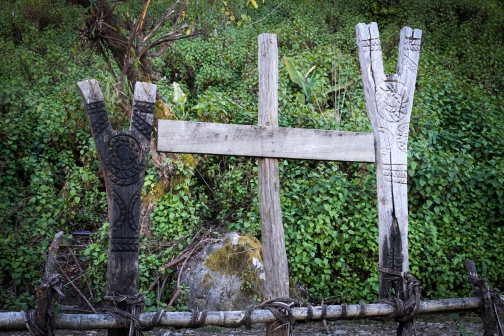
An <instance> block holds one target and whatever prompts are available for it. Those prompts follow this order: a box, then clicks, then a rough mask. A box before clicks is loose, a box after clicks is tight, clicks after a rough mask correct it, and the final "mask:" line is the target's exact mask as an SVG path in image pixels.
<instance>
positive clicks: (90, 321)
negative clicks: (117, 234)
mask: <svg viewBox="0 0 504 336" xmlns="http://www.w3.org/2000/svg"><path fill="white" fill-rule="evenodd" d="M501 298H502V300H504V295H503V296H501ZM480 305H481V298H477V297H471V298H457V299H444V300H432V301H423V302H421V303H420V307H419V309H418V313H419V314H432V313H449V312H454V311H465V310H475V309H477V308H479V307H480ZM365 307H366V312H365V313H364V314H363V315H362V316H363V317H366V318H369V317H385V316H387V315H389V314H390V313H392V312H393V311H394V309H393V308H392V307H391V306H390V305H388V304H384V303H374V304H366V305H365ZM346 311H347V314H346V318H345V319H355V318H356V317H358V316H359V313H360V306H359V305H356V304H354V305H347V307H346ZM292 313H293V315H294V317H295V318H296V320H297V321H305V320H306V317H307V316H308V309H307V308H304V307H299V308H293V309H292ZM342 313H343V307H342V306H340V305H331V306H327V311H326V319H341V316H342ZM155 314H156V313H143V314H141V315H140V322H141V324H142V326H148V325H149V322H150V321H151V320H152V318H153V317H154V315H155ZM244 314H245V312H243V311H213V312H208V314H207V317H206V321H205V325H217V326H233V325H235V324H236V323H237V322H238V321H240V320H241V319H242V318H243V316H244ZM321 315H322V307H320V306H318V307H313V320H319V319H320V317H321ZM191 316H192V313H189V312H166V313H165V314H164V316H163V317H162V318H161V321H160V322H159V325H160V326H175V327H187V326H189V322H190V321H191ZM251 320H252V323H271V322H274V321H275V320H276V319H275V316H274V315H273V314H272V313H271V312H270V311H269V310H254V311H253V312H252V317H251ZM55 325H56V328H57V329H77V330H90V329H116V328H121V327H122V326H121V325H120V324H119V323H118V322H117V321H116V320H114V318H112V317H111V316H110V315H107V314H56V316H55ZM0 330H26V325H25V320H24V313H23V312H9V313H0Z"/></svg>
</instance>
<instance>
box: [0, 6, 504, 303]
mask: <svg viewBox="0 0 504 336" xmlns="http://www.w3.org/2000/svg"><path fill="white" fill-rule="evenodd" d="M171 3H172V2H171V1H169V0H165V1H159V2H157V3H156V5H155V6H156V8H157V9H160V8H165V7H167V6H169V5H170V4H171ZM114 4H115V5H116V8H117V9H116V10H117V11H118V13H120V14H121V15H123V16H124V17H130V18H132V20H133V18H136V17H137V16H138V15H139V13H140V12H141V9H142V5H143V2H142V1H137V0H135V1H133V0H131V1H125V2H117V3H114ZM256 7H257V8H256ZM156 8H153V13H152V14H150V15H152V16H153V17H154V16H155V15H156V14H155V13H156V11H154V9H156ZM88 10H89V8H84V7H82V6H80V5H79V4H77V3H75V4H74V3H73V2H71V1H68V2H67V1H62V0H11V1H7V2H5V6H2V8H1V9H0V45H2V48H1V49H0V52H1V57H0V69H1V70H0V80H1V82H2V87H1V89H0V114H1V118H0V129H1V132H0V136H1V147H0V148H1V150H0V179H1V184H0V227H1V230H0V284H1V287H0V288H1V289H0V291H1V296H0V297H1V298H0V304H1V305H2V309H6V310H11V311H13V310H19V309H28V308H29V307H32V306H33V305H34V297H33V289H34V286H36V285H37V281H38V279H39V278H40V276H41V270H42V269H43V265H44V258H43V257H42V256H43V255H44V251H45V249H46V248H47V246H48V244H49V242H50V240H51V238H52V236H54V234H55V233H56V232H57V231H59V230H63V231H64V232H65V234H66V237H67V240H68V241H69V242H71V241H72V239H73V237H72V232H75V231H83V230H88V231H91V232H95V234H94V235H93V243H92V244H89V245H88V246H87V247H86V248H85V249H83V250H82V251H81V254H80V259H79V260H80V261H81V263H82V265H83V266H84V267H85V277H84V278H86V279H88V280H89V282H90V284H91V287H92V290H93V291H94V292H95V293H97V295H95V296H96V299H95V300H97V301H99V297H100V293H103V290H104V283H105V267H106V261H107V248H108V247H107V244H108V240H107V239H108V223H107V203H106V197H105V186H104V183H103V177H102V176H101V174H102V173H101V171H100V165H99V162H98V159H97V156H96V152H95V149H94V144H93V141H92V137H91V134H90V132H89V127H88V125H87V121H86V117H85V115H84V111H83V109H82V107H81V99H80V97H79V94H78V91H77V87H76V85H75V83H76V82H77V81H79V80H84V79H89V78H96V79H98V80H99V81H100V83H101V87H102V89H103V91H104V95H105V99H106V101H107V109H108V112H109V115H110V117H111V123H112V126H113V127H114V128H115V129H124V128H126V127H128V126H127V125H128V120H127V118H126V117H125V115H124V113H123V111H122V110H121V108H120V107H118V106H115V105H114V102H115V101H116V100H117V97H118V95H119V93H117V92H115V91H114V88H115V87H116V84H117V83H116V82H115V79H114V78H113V77H112V75H111V74H110V72H109V71H108V70H107V64H106V63H105V62H104V60H103V57H101V55H100V54H98V53H97V52H96V49H93V48H89V45H88V44H87V43H86V41H85V40H83V39H82V38H81V35H80V33H79V29H80V28H82V27H84V25H85V18H86V15H88ZM502 14H504V6H503V5H502V4H501V3H500V2H498V1H494V0H479V1H468V0H467V1H466V0H462V1H460V0H459V1H454V0H436V1H431V2H429V3H425V2H424V1H419V0H410V1H406V2H404V1H401V2H400V1H394V0H390V1H371V2H369V1H345V0H334V1H314V0H295V1H283V2H282V1H272V0H266V1H265V2H260V1H257V2H256V1H245V0H233V1H226V2H224V1H196V0H192V1H188V3H187V7H186V10H185V13H184V18H183V20H185V22H186V24H187V27H186V31H185V32H184V34H193V33H194V32H197V33H198V35H196V36H194V37H191V38H187V39H181V40H179V41H176V42H174V43H172V44H171V45H170V46H169V48H168V49H167V53H166V55H165V56H164V57H162V58H158V59H156V60H155V61H153V67H154V68H155V69H156V71H157V75H158V76H157V78H158V79H157V84H158V92H160V94H161V96H162V97H163V98H164V100H165V102H166V104H164V105H163V106H161V107H159V108H157V109H156V117H158V118H171V119H173V118H176V119H179V120H191V121H207V122H220V123H237V124H256V123H257V91H258V86H257V85H258V77H257V70H256V69H257V35H258V34H260V33H263V32H270V33H275V34H277V36H278V40H279V55H280V57H282V61H281V62H279V66H280V76H279V81H280V82H279V88H280V89H279V124H280V126H283V127H306V128H318V129H332V130H344V131H365V132H369V131H371V128H370V123H369V120H368V118H367V111H366V106H365V100H364V95H363V92H362V84H361V79H360V71H359V68H358V58H357V53H356V50H357V48H356V45H355V31H354V27H355V25H356V24H357V23H359V22H371V21H376V22H377V23H378V25H379V27H380V33H381V40H382V48H383V51H384V62H385V69H386V72H389V73H391V72H395V64H396V58H397V45H398V41H399V37H398V33H399V31H400V29H401V27H402V26H405V25H408V26H411V27H414V28H419V29H422V30H423V31H424V35H423V42H422V43H423V46H422V52H421V58H420V64H419V73H418V79H417V88H416V92H415V98H414V104H413V112H412V122H411V130H410V141H409V162H408V173H409V177H408V195H409V230H410V231H409V232H410V235H409V239H410V240H409V241H410V265H411V271H412V273H413V274H414V275H415V276H417V277H418V279H419V280H420V282H421V284H422V287H423V289H424V297H426V298H432V299H433V298H441V297H457V296H467V295H470V286H469V284H467V282H466V278H465V270H464V265H463V262H464V261H465V260H466V259H468V258H469V259H473V260H475V262H476V264H477V266H478V267H479V268H480V271H481V276H482V277H484V278H487V279H489V280H490V282H491V283H492V284H493V286H494V287H495V288H496V289H497V290H501V291H502V290H504V273H503V271H502V269H503V266H504V253H503V251H504V239H503V238H504V175H503V172H504V160H503V155H504V154H503V153H504V127H503V124H502V120H503V118H504V94H503V93H502V92H503V88H504V81H503V78H504V76H503V75H504V74H503V72H504V67H503V61H504V56H503V55H504V49H503V48H504V47H503V46H502V45H503V44H502V41H503V39H504V35H503V33H502V31H501V29H500V27H502V24H503V23H504V22H502V21H504V15H502ZM148 18H149V16H148ZM112 66H114V67H115V65H112ZM115 70H116V71H118V69H115ZM173 83H176V85H174V84H173ZM126 87H127V86H126ZM156 159H157V160H161V161H159V162H158V164H155V163H154V161H153V160H152V159H151V161H150V164H149V169H148V174H147V176H146V184H145V187H144V192H143V202H144V207H145V208H146V209H148V208H149V207H150V209H151V211H152V215H151V216H150V226H149V230H147V231H145V232H144V235H143V236H142V240H141V257H140V258H141V264H140V269H141V292H142V293H143V294H144V295H146V300H147V301H146V302H147V309H149V310H154V309H156V308H157V307H158V306H163V305H166V304H167V301H169V298H170V297H171V294H172V292H173V289H174V286H175V279H176V276H175V273H176V272H175V270H174V269H171V268H167V267H165V266H166V265H167V263H168V262H169V261H170V260H172V259H173V258H174V257H175V256H177V255H178V253H179V252H180V251H181V250H183V249H184V248H185V247H186V246H187V245H188V244H190V243H191V242H192V241H193V240H194V239H197V237H198V234H201V232H205V231H207V229H209V228H212V231H220V232H222V231H224V230H233V231H239V232H241V233H244V234H249V235H253V236H257V237H260V230H259V229H260V223H259V214H258V199H257V168H256V166H257V164H256V160H255V159H250V158H234V157H216V156H196V155H171V156H160V158H156ZM280 163H281V164H280V174H281V181H282V183H281V187H282V194H281V195H282V196H281V197H282V198H281V202H282V211H283V220H284V225H285V229H286V244H287V254H288V259H289V264H290V277H291V287H295V286H302V287H305V288H307V289H308V290H309V292H310V295H311V300H313V301H316V300H320V299H321V298H323V297H324V298H333V300H334V301H336V302H358V301H359V300H364V301H367V302H371V301H374V300H375V299H376V298H377V296H378V274H377V271H376V265H377V260H378V250H377V249H378V247H377V241H378V237H377V222H378V220H377V210H376V191H375V186H376V183H375V169H374V165H373V164H349V163H338V162H312V161H297V162H294V161H288V160H285V161H281V162H280ZM195 237H196V238H195ZM149 289H150V291H149ZM182 292H183V289H182Z"/></svg>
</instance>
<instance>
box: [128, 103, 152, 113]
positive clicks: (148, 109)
mask: <svg viewBox="0 0 504 336" xmlns="http://www.w3.org/2000/svg"><path fill="white" fill-rule="evenodd" d="M155 107H156V104H155V103H148V102H143V101H135V104H133V114H136V113H148V114H154V108H155Z"/></svg>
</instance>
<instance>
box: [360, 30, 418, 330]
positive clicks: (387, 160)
mask: <svg viewBox="0 0 504 336" xmlns="http://www.w3.org/2000/svg"><path fill="white" fill-rule="evenodd" d="M356 32H357V45H358V48H359V62H360V67H361V72H362V79H363V83H364V92H365V96H366V105H367V108H368V113H369V118H370V120H371V124H372V127H373V135H374V139H375V151H376V166H377V167H376V175H377V176H376V179H377V187H378V217H379V267H378V270H379V271H380V298H389V296H390V292H391V290H390V289H391V287H393V288H394V290H395V292H396V293H397V294H398V295H399V296H400V298H401V299H402V300H405V299H406V298H407V297H408V296H409V295H410V293H408V287H407V286H406V282H405V281H403V280H404V275H405V274H406V273H408V272H409V260H408V194H407V179H408V173H407V159H408V132H409V122H410V116H411V109H412V106H413V94H414V92H415V82H416V76H417V69H418V67H417V66H418V60H419V57H420V43H421V37H422V31H421V30H418V29H415V30H413V29H411V28H409V27H405V28H403V29H402V30H401V39H400V43H399V58H398V65H397V73H396V74H393V75H385V73H384V70H383V61H382V51H381V46H380V35H379V32H378V26H377V24H376V23H374V22H373V23H371V24H369V25H366V24H364V23H360V24H358V25H357V26H356ZM410 327H411V323H409V326H408V325H407V324H406V323H403V324H402V325H400V328H399V329H403V328H404V329H409V328H410ZM398 335H409V333H408V331H406V330H405V331H404V332H402V333H400V331H398Z"/></svg>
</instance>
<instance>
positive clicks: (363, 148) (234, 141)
mask: <svg viewBox="0 0 504 336" xmlns="http://www.w3.org/2000/svg"><path fill="white" fill-rule="evenodd" d="M157 147H158V150H159V151H162V152H172V153H192V154H215V155H232V156H253V157H262V158H278V159H280V158H282V159H305V160H325V161H353V162H374V161H375V152H374V140H373V134H372V133H357V132H339V131H324V130H315V129H304V128H285V127H267V126H266V127H263V126H249V125H229V124H215V123H202V122H189V121H174V120H159V121H158V144H157Z"/></svg>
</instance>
